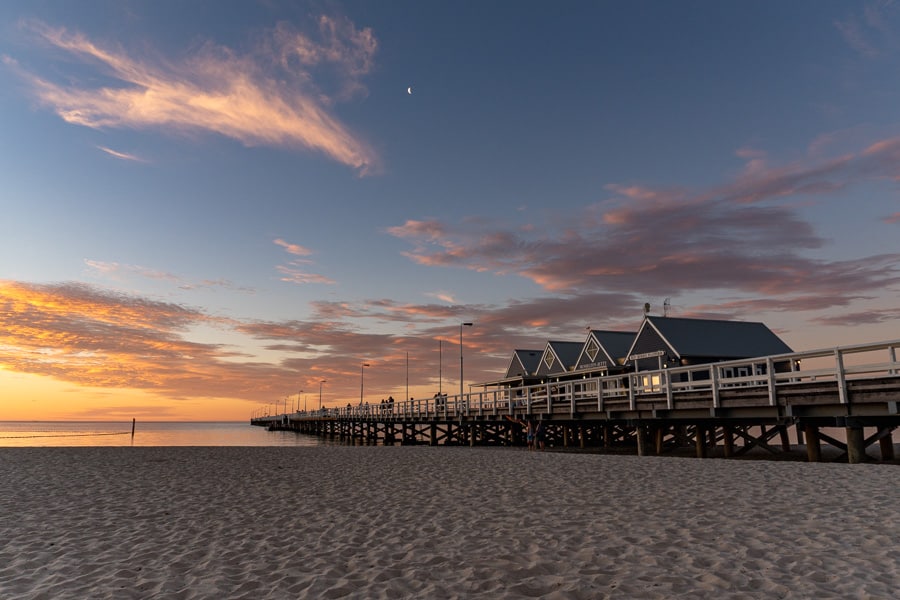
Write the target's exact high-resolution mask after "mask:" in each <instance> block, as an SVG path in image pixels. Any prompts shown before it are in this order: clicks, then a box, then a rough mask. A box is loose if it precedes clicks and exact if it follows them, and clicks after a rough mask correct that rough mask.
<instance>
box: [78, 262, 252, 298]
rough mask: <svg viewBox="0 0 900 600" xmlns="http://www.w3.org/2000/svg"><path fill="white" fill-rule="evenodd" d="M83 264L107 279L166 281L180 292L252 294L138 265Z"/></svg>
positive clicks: (214, 281) (224, 283) (223, 282)
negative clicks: (130, 278)
mask: <svg viewBox="0 0 900 600" xmlns="http://www.w3.org/2000/svg"><path fill="white" fill-rule="evenodd" d="M84 264H85V265H87V266H88V268H90V269H91V271H92V272H94V273H97V274H100V275H102V276H104V277H106V278H109V279H113V280H116V279H122V278H127V277H140V278H142V279H152V280H156V281H166V282H169V283H172V284H173V285H175V286H177V287H178V288H179V289H182V290H193V289H206V288H225V289H229V290H235V291H239V292H253V291H254V290H253V288H250V287H246V286H240V285H236V284H235V283H233V282H231V281H229V280H227V279H202V280H194V281H192V280H189V279H186V278H184V277H182V276H180V275H176V274H174V273H169V272H167V271H161V270H159V269H152V268H149V267H142V266H140V265H129V264H123V263H118V262H110V261H102V260H91V259H85V261H84Z"/></svg>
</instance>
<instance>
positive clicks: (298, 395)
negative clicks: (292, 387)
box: [297, 390, 306, 412]
mask: <svg viewBox="0 0 900 600" xmlns="http://www.w3.org/2000/svg"><path fill="white" fill-rule="evenodd" d="M302 393H303V390H300V391H299V392H297V412H300V394H302ZM303 410H304V411H305V410H306V406H304V407H303Z"/></svg>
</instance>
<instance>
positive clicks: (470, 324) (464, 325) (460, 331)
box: [459, 323, 473, 402]
mask: <svg viewBox="0 0 900 600" xmlns="http://www.w3.org/2000/svg"><path fill="white" fill-rule="evenodd" d="M472 325H473V323H460V324H459V400H460V402H462V398H463V345H462V328H463V327H471V326H472Z"/></svg>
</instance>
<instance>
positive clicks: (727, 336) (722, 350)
mask: <svg viewBox="0 0 900 600" xmlns="http://www.w3.org/2000/svg"><path fill="white" fill-rule="evenodd" d="M647 321H648V322H649V325H651V326H652V327H654V328H655V329H656V330H657V331H658V332H659V334H660V335H662V337H663V338H665V339H666V341H667V342H668V343H669V344H670V345H671V346H672V348H673V349H674V350H675V351H676V352H678V354H679V355H681V356H703V357H713V356H714V357H719V358H752V357H754V356H768V355H770V354H787V353H790V352H793V350H791V348H790V346H788V345H787V344H785V343H784V342H783V341H781V338H779V337H778V336H777V335H775V333H774V332H772V330H771V329H769V328H768V327H766V326H765V325H764V324H763V323H754V322H749V321H717V320H711V319H683V318H676V317H647Z"/></svg>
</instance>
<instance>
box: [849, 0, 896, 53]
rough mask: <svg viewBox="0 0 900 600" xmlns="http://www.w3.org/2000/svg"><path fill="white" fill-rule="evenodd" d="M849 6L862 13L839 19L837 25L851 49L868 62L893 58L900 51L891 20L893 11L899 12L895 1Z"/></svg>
mask: <svg viewBox="0 0 900 600" xmlns="http://www.w3.org/2000/svg"><path fill="white" fill-rule="evenodd" d="M848 7H850V8H854V9H858V8H860V7H861V8H862V10H861V11H857V12H856V13H854V14H849V15H848V16H847V17H846V18H844V19H840V20H836V21H835V22H834V26H835V28H836V29H837V30H838V32H839V33H840V35H841V37H842V38H843V39H844V42H845V43H846V44H847V45H848V46H849V47H850V48H851V49H853V50H854V51H855V52H856V53H858V54H859V55H861V56H863V57H864V58H867V59H875V58H879V57H882V56H885V55H889V54H891V53H892V52H893V51H894V50H895V49H896V46H897V38H896V34H895V33H894V32H893V31H892V28H891V25H890V21H891V19H890V18H889V17H888V13H889V12H896V10H897V5H896V3H894V2H893V0H876V1H872V2H865V3H857V4H848Z"/></svg>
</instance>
